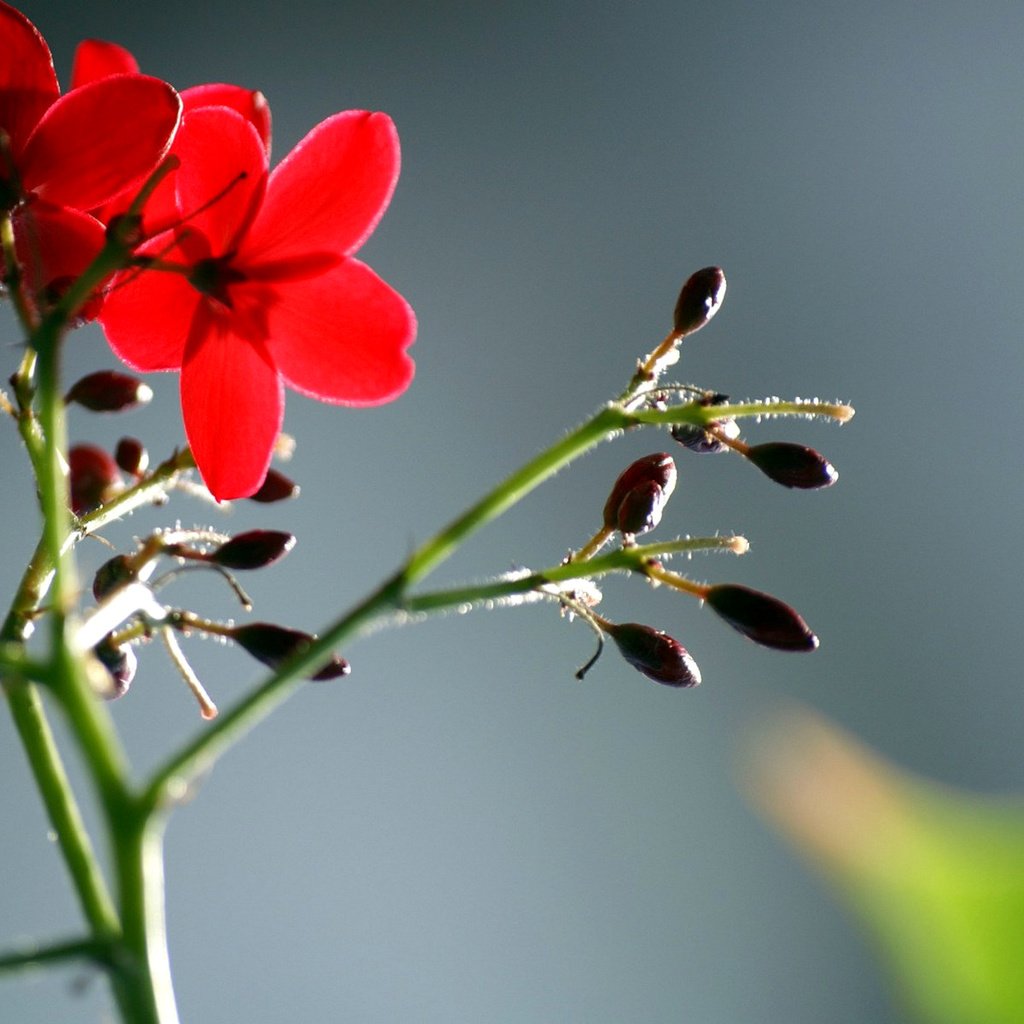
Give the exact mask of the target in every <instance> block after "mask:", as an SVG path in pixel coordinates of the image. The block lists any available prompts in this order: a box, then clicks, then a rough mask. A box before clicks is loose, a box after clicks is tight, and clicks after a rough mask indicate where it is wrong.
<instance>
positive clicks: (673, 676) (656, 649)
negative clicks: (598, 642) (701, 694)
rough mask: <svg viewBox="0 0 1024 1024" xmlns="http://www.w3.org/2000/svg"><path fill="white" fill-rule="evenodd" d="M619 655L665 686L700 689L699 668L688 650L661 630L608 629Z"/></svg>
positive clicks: (631, 626) (631, 624)
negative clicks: (695, 687) (697, 687)
mask: <svg viewBox="0 0 1024 1024" xmlns="http://www.w3.org/2000/svg"><path fill="white" fill-rule="evenodd" d="M608 632H609V633H610V635H611V638H612V640H614V641H615V645H616V646H617V647H618V649H619V653H620V654H621V655H622V656H623V658H625V659H626V661H628V662H629V664H630V665H632V666H633V668H635V669H636V670H637V671H638V672H642V673H643V674H644V675H645V676H647V678H648V679H653V680H654V681H655V682H656V683H664V685H665V686H697V685H699V684H700V669H699V668H698V667H697V663H696V662H695V661H694V660H693V658H691V657H690V654H689V652H688V651H687V650H686V648H685V647H684V646H683V645H682V644H681V643H680V642H679V641H678V640H674V639H673V638H672V637H670V636H669V635H668V634H667V633H663V632H662V631H661V630H660V629H653V628H652V627H651V626H644V625H642V624H641V623H639V622H622V623H620V624H619V625H617V626H611V627H609V629H608Z"/></svg>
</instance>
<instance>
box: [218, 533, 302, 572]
mask: <svg viewBox="0 0 1024 1024" xmlns="http://www.w3.org/2000/svg"><path fill="white" fill-rule="evenodd" d="M293 547H295V537H294V536H293V535H292V534H290V533H284V532H283V531H281V530H249V531H248V532H247V533H240V534H238V535H237V536H235V537H232V538H231V540H229V541H226V542H225V543H223V544H221V546H220V547H219V548H216V549H215V550H213V551H211V552H210V553H209V554H208V555H207V556H206V560H207V561H208V562H213V563H214V564H215V565H219V566H221V567H222V568H224V569H263V568H265V567H266V566H268V565H272V564H273V563H274V562H276V561H277V560H278V559H279V558H284V556H285V555H287V554H288V552H289V551H291V549H292V548H293Z"/></svg>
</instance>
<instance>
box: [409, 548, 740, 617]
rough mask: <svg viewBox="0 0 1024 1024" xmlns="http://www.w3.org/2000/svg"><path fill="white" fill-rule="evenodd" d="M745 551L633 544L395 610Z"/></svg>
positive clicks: (472, 600) (496, 596) (422, 597)
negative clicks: (659, 561)
mask: <svg viewBox="0 0 1024 1024" xmlns="http://www.w3.org/2000/svg"><path fill="white" fill-rule="evenodd" d="M745 549H746V541H745V540H744V539H743V538H742V537H688V538H686V539H685V540H675V541H665V542H663V543H655V544H644V545H637V546H636V547H631V548H622V549H621V550H619V551H612V552H609V553H608V554H606V555H599V556H597V557H595V558H589V559H586V560H584V561H579V562H576V561H573V562H564V563H562V564H561V565H555V566H551V567H550V568H547V569H542V570H540V571H539V572H531V573H525V574H523V575H521V576H507V577H502V578H501V579H496V580H488V581H487V582H485V583H477V584H470V585H468V586H463V587H452V588H448V589H444V590H435V591H429V592H427V593H424V594H415V595H413V596H412V597H406V598H404V599H403V600H402V601H401V604H400V609H399V610H400V611H402V612H406V613H408V614H410V615H418V614H423V613H426V612H436V611H445V610H446V609H449V608H459V607H462V606H464V605H474V604H479V603H481V602H483V601H501V600H503V599H507V598H511V597H516V596H519V595H523V594H529V593H540V594H543V593H544V588H550V587H551V585H552V584H556V583H569V582H571V581H572V580H575V579H593V578H595V577H598V576H606V575H607V574H608V573H612V572H639V573H645V574H646V570H645V564H646V563H647V562H648V561H650V559H652V558H664V557H666V556H669V555H675V554H683V553H687V554H688V553H690V552H694V551H713V550H719V551H732V552H733V553H736V554H739V553H742V552H743V551H744V550H745ZM554 595H555V592H554V591H552V592H551V596H554Z"/></svg>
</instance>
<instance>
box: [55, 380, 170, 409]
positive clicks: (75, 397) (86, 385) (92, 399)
mask: <svg viewBox="0 0 1024 1024" xmlns="http://www.w3.org/2000/svg"><path fill="white" fill-rule="evenodd" d="M152 397H153V389H152V388H151V387H150V386H149V385H148V384H147V383H146V382H145V381H142V380H139V378H138V377H132V376H130V375H129V374H127V373H116V372H115V371H114V370H100V371H98V372H97V373H90V374H89V375H88V376H86V377H83V378H82V379H81V380H80V381H78V382H77V383H76V384H74V385H73V386H72V388H71V390H70V391H69V392H68V393H67V396H66V397H65V399H64V401H65V402H67V403H68V404H70V403H72V402H77V403H78V404H79V405H81V406H83V407H84V408H86V409H89V410H90V411H92V412H125V411H126V410H128V409H134V408H136V406H139V405H145V404H146V403H147V402H148V401H150V399H151V398H152Z"/></svg>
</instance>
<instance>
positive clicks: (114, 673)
mask: <svg viewBox="0 0 1024 1024" xmlns="http://www.w3.org/2000/svg"><path fill="white" fill-rule="evenodd" d="M94 652H95V654H96V657H97V658H99V660H100V662H101V663H102V665H103V667H104V668H105V669H106V670H107V671H108V672H109V673H110V681H111V687H110V690H109V691H108V692H107V693H106V694H104V696H105V697H106V698H107V700H116V699H117V698H118V697H123V696H124V695H125V694H126V693H127V692H128V688H129V687H130V686H131V685H132V680H133V679H134V678H135V671H136V669H138V667H139V659H138V658H137V657H136V656H135V651H134V650H133V649H132V646H131V644H122V645H121V646H120V647H115V646H114V645H113V644H112V643H111V642H110V638H109V637H107V638H106V639H105V640H101V641H100V643H98V644H97V645H96V647H95V648H94Z"/></svg>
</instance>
